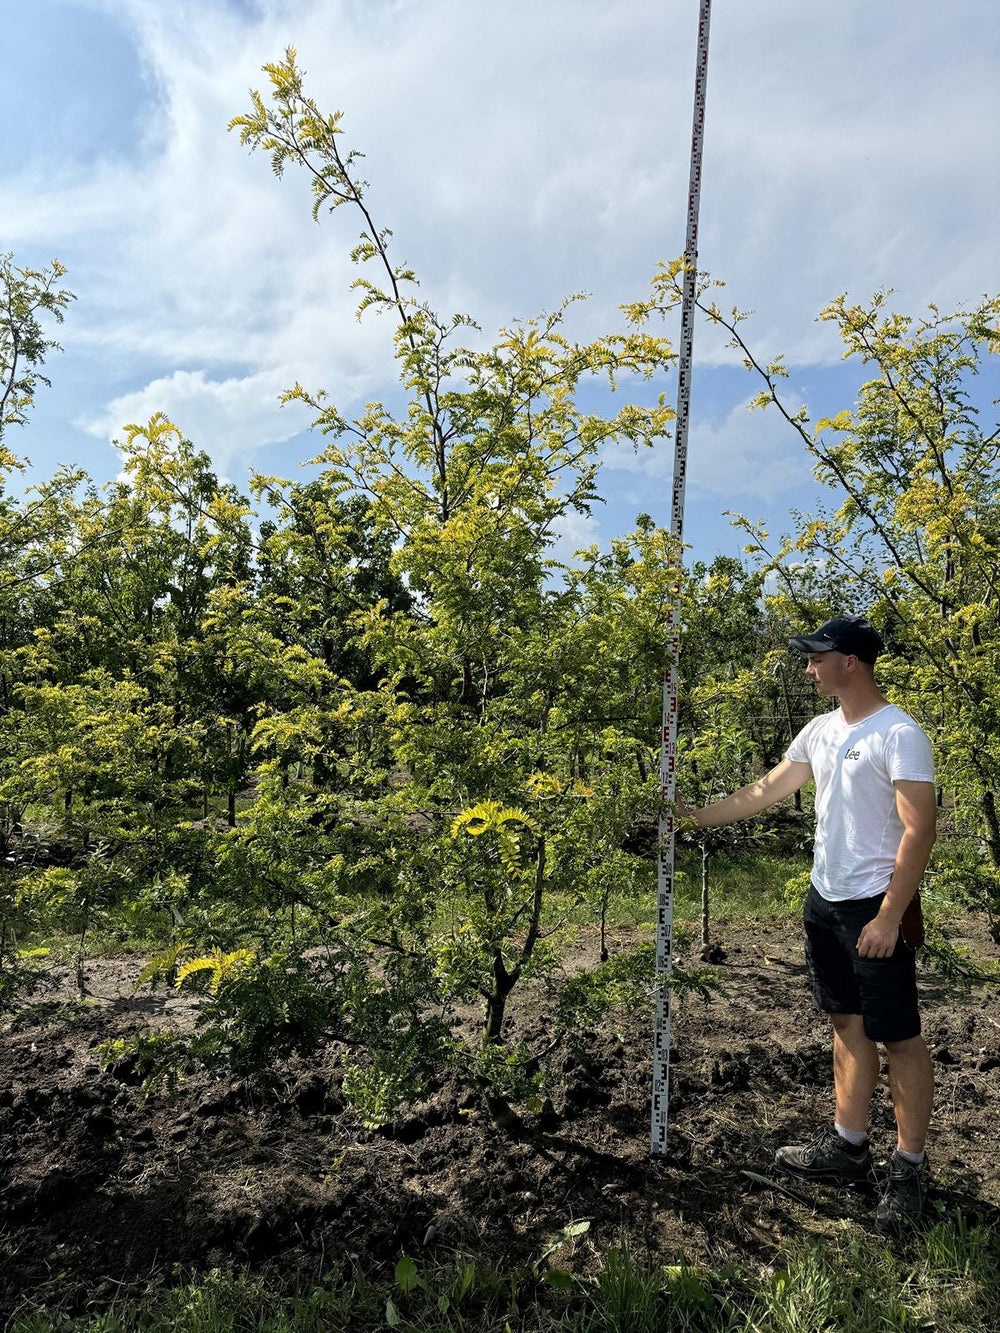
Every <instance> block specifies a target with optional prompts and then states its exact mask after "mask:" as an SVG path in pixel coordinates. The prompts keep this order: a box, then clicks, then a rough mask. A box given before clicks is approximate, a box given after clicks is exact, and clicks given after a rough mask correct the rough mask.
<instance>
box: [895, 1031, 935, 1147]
mask: <svg viewBox="0 0 1000 1333" xmlns="http://www.w3.org/2000/svg"><path fill="white" fill-rule="evenodd" d="M885 1049H886V1054H887V1055H888V1057H889V1091H890V1093H891V1094H892V1109H893V1110H894V1111H895V1113H896V1130H897V1133H898V1136H899V1149H900V1151H901V1152H906V1153H914V1154H919V1153H922V1152H923V1150H924V1139H925V1138H926V1136H927V1126H928V1125H929V1124H930V1121H931V1107H932V1105H933V1102H934V1066H933V1065H932V1064H931V1056H930V1051H928V1049H927V1043H926V1042H925V1041H924V1039H923V1037H911V1038H910V1039H909V1040H908V1041H887V1042H886V1043H885Z"/></svg>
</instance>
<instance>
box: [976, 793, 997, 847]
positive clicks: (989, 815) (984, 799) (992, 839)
mask: <svg viewBox="0 0 1000 1333" xmlns="http://www.w3.org/2000/svg"><path fill="white" fill-rule="evenodd" d="M979 809H980V811H981V812H982V816H983V822H984V823H985V825H986V847H987V850H988V851H989V854H990V864H991V865H993V866H1000V819H998V818H997V800H996V794H995V793H994V792H992V791H989V790H987V791H984V792H983V794H982V796H980V798H979Z"/></svg>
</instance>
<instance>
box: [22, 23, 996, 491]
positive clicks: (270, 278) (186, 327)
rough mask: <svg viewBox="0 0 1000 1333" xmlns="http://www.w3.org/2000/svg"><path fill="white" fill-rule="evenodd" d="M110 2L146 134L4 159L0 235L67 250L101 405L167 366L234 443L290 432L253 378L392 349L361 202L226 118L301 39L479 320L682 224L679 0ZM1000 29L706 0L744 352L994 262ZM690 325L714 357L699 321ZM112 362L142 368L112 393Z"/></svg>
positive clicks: (400, 226)
mask: <svg viewBox="0 0 1000 1333" xmlns="http://www.w3.org/2000/svg"><path fill="white" fill-rule="evenodd" d="M102 3H103V7H104V9H105V10H106V12H108V13H110V14H112V15H114V16H116V17H117V18H119V19H121V20H122V21H125V22H128V23H129V24H130V25H131V27H132V29H133V30H134V34H135V39H136V41H137V43H138V46H139V49H140V51H141V55H142V59H143V61H144V64H145V66H146V69H147V71H148V74H149V78H150V86H151V88H152V89H153V90H154V91H155V96H154V97H152V98H151V100H150V104H149V106H148V108H147V109H146V112H145V117H144V118H143V119H141V120H140V123H139V124H138V125H137V126H136V128H135V130H134V133H135V134H136V136H137V138H138V140H139V143H140V147H141V149H142V151H141V153H139V154H131V155H129V156H128V157H127V158H125V159H123V158H122V157H121V156H120V155H119V156H115V155H113V154H112V153H111V152H109V155H108V157H107V159H106V160H105V161H104V162H103V163H101V164H99V165H98V166H97V167H96V169H95V168H94V167H93V166H92V164H88V167H87V172H88V174H87V175H86V176H83V175H82V174H81V168H79V167H77V166H75V165H74V164H73V162H72V161H71V160H70V161H68V162H67V163H66V166H65V170H64V172H63V173H62V174H61V175H60V174H57V175H55V176H52V175H51V174H50V175H47V176H45V177H41V176H39V175H37V174H33V173H32V171H31V169H30V166H29V167H28V168H26V170H25V173H24V174H23V175H22V176H21V177H20V178H18V179H12V180H8V181H7V182H6V183H5V184H3V185H2V186H0V216H2V217H3V219H4V223H5V241H4V244H5V245H9V246H14V247H15V249H17V248H18V247H20V246H21V245H22V244H24V245H27V244H29V243H30V245H31V246H33V247H36V248H37V247H44V248H45V249H47V250H48V251H50V252H52V253H57V254H59V255H60V257H61V258H63V259H64V260H66V261H67V262H69V263H70V266H71V274H70V281H71V285H72V286H73V287H74V288H75V290H76V291H77V293H78V295H79V296H80V298H81V299H80V301H79V302H78V304H77V305H76V306H75V307H74V310H73V316H72V329H71V332H70V330H69V329H67V331H66V335H65V341H66V343H67V346H68V347H70V348H71V349H72V348H74V347H75V348H77V349H79V350H80V352H81V353H82V354H85V355H87V356H88V357H90V358H91V361H92V363H93V364H94V365H104V366H108V367H113V369H114V383H115V387H114V388H108V389H107V390H106V391H104V396H103V402H102V406H101V408H100V409H99V410H91V411H88V413H87V416H88V420H90V421H91V422H92V423H93V422H94V421H97V420H100V421H101V422H104V423H106V422H108V421H114V419H115V417H116V416H121V415H122V412H123V410H124V409H123V403H124V404H128V403H130V401H131V400H132V399H135V400H136V406H137V407H138V406H139V405H140V404H143V405H145V404H149V403H152V402H154V400H155V399H156V397H157V394H160V393H165V394H167V395H168V396H172V397H173V399H174V400H176V402H177V403H178V407H177V409H176V410H177V412H178V415H179V416H181V417H183V416H184V412H185V409H186V410H187V412H188V419H187V420H185V421H184V422H183V423H182V424H184V426H185V429H186V430H187V431H188V433H190V434H191V435H192V437H193V438H195V439H197V440H198V441H199V442H202V441H203V442H204V443H205V444H206V446H208V447H211V448H212V450H213V451H216V452H217V451H220V450H221V451H222V452H226V453H228V452H229V451H230V450H237V449H239V450H242V451H243V452H244V453H247V452H248V451H250V450H252V448H253V447H254V442H255V441H256V442H258V443H259V442H261V441H263V440H264V439H265V437H266V438H267V439H273V438H283V436H282V435H280V434H279V435H277V436H275V435H270V434H269V432H271V431H275V430H284V429H286V428H285V427H284V426H280V427H279V425H278V423H279V422H284V421H285V419H286V418H285V417H284V416H283V415H281V414H278V413H277V409H275V408H274V407H273V404H269V405H268V406H266V407H265V406H264V395H265V394H266V393H271V392H272V391H273V392H274V393H276V392H277V391H278V390H279V389H280V388H282V387H285V386H287V385H288V384H289V383H290V382H291V381H293V380H294V379H296V378H299V379H302V380H303V381H304V382H306V383H308V384H309V385H310V386H316V387H318V386H319V385H323V386H325V387H327V388H328V389H329V390H330V391H331V393H332V395H333V397H334V399H335V400H336V401H338V402H341V403H343V404H344V405H345V406H349V405H350V403H351V401H356V400H358V399H360V398H363V397H366V396H380V395H381V394H383V393H384V392H385V389H384V388H383V387H380V386H384V385H385V384H387V383H390V382H391V381H392V379H393V377H394V371H393V366H392V363H391V353H390V349H389V343H390V338H391V328H390V326H389V325H388V323H387V321H384V320H374V319H369V320H367V321H365V322H364V323H362V324H361V325H359V324H358V323H357V322H356V321H355V319H354V318H353V306H354V297H353V296H352V295H351V294H350V293H349V292H348V290H347V289H348V286H349V283H350V281H351V279H352V278H353V277H354V276H355V275H354V271H353V269H352V268H351V266H350V264H349V262H348V260H347V258H346V255H347V251H348V250H349V248H350V245H351V244H352V243H353V241H354V239H355V238H356V235H357V232H358V231H359V230H360V222H359V219H358V218H357V217H351V216H349V214H348V212H347V210H341V211H340V212H338V213H337V214H335V215H334V216H333V217H324V218H323V220H322V223H321V226H320V227H316V226H315V225H314V224H313V223H312V221H311V219H310V217H309V196H308V188H307V182H306V180H305V179H304V177H303V175H302V173H301V172H296V171H294V170H292V169H289V172H288V175H287V178H286V179H285V180H284V181H281V182H278V181H275V180H274V179H273V177H272V176H271V173H270V171H269V169H268V163H267V160H266V158H265V157H263V156H260V155H257V156H255V157H252V158H249V157H248V156H247V154H246V153H245V152H244V151H242V150H241V149H240V147H239V144H238V142H237V140H236V136H235V135H227V134H226V132H225V125H226V123H227V121H228V120H229V118H230V117H231V116H232V115H234V114H236V113H238V112H240V111H243V110H244V109H246V107H247V105H248V96H247V89H248V88H249V87H250V86H253V87H257V88H260V89H262V90H264V89H265V88H266V79H265V76H264V75H263V74H261V72H260V66H261V64H262V63H263V62H264V61H266V60H275V59H277V58H278V57H279V56H280V54H281V52H282V50H283V48H284V47H285V45H286V44H287V43H288V42H289V41H294V42H295V43H296V44H297V45H298V47H299V50H300V53H301V62H302V64H303V65H304V66H305V67H306V69H307V71H308V78H307V87H308V90H309V91H310V92H311V93H312V94H313V95H314V96H315V98H316V100H317V101H318V102H319V104H320V105H321V107H323V108H324V109H333V108H335V107H339V108H342V109H343V110H344V112H345V131H346V137H345V141H344V142H345V143H348V144H356V145H357V146H359V147H360V148H362V149H363V150H364V151H365V153H366V154H367V158H366V161H365V163H364V170H365V172H366V174H367V175H368V176H370V178H371V180H372V182H373V185H372V188H371V191H370V200H371V204H372V207H373V210H374V212H375V214H376V217H377V218H378V220H379V221H380V223H385V224H388V225H389V226H391V227H392V228H393V230H394V232H395V235H394V238H393V246H394V253H395V254H396V255H397V257H398V258H399V259H404V258H405V259H409V260H412V261H413V262H414V264H415V265H416V267H417V268H418V270H419V271H420V273H421V275H422V276H423V279H424V282H425V286H424V288H423V294H424V295H425V296H426V297H427V298H428V299H429V300H430V301H431V303H432V304H433V305H435V306H437V307H439V308H441V309H442V310H443V311H445V312H447V311H450V310H451V309H453V308H457V309H463V310H469V311H470V312H471V313H473V314H474V315H476V316H477V317H478V318H479V319H480V320H481V321H482V322H483V324H484V326H485V327H486V330H487V331H489V330H491V329H492V327H494V326H495V325H496V324H497V323H501V322H506V321H508V320H509V319H510V318H512V317H516V316H519V315H525V314H532V313H535V312H537V311H538V310H540V309H551V308H552V307H553V306H555V305H556V303H557V302H558V301H559V300H560V299H561V298H562V297H563V296H564V295H566V294H568V293H570V292H573V291H576V290H580V289H587V290H590V291H592V292H593V293H594V297H593V300H592V301H591V302H590V303H589V304H588V305H586V306H582V307H576V308H575V309H574V314H573V320H574V323H575V326H576V327H578V328H579V329H580V331H581V332H594V331H596V330H598V329H603V328H605V327H607V326H608V325H609V321H613V320H615V319H616V318H617V314H616V307H617V303H618V302H619V301H622V300H627V299H633V298H635V297H636V296H641V295H643V294H644V293H645V291H646V284H647V281H648V278H649V276H650V275H651V273H652V271H653V269H654V266H655V264H656V262H657V261H658V260H662V259H666V258H670V257H672V256H673V255H675V254H676V253H678V252H679V251H680V249H681V248H682V244H683V230H684V212H685V198H686V182H687V168H688V148H689V133H690V117H691V83H692V74H693V58H694V42H695V29H696V21H697V3H696V0H687V3H676V4H673V5H653V4H651V3H649V0H620V3H618V4H616V5H608V4H606V3H605V0H546V3H545V4H544V5H538V4H534V3H529V2H528V0H493V3H491V4H489V5H471V4H468V3H467V2H466V0H369V2H368V3H364V4H361V3H358V2H357V0H258V3H256V4H255V5H254V6H252V7H251V6H247V5H243V4H240V5H233V4H226V3H224V0H201V2H200V3H194V2H193V0H174V3H171V4H170V5H165V4H163V3H162V0H102ZM996 34H997V28H996V25H995V24H994V23H993V5H992V2H991V0H954V3H952V4H951V5H949V6H948V7H947V8H946V9H945V10H942V9H941V7H940V6H939V5H937V4H936V3H932V0H907V3H906V4H903V3H901V0H896V3H885V4H882V5H874V6H873V5H872V4H871V3H870V0H841V2H840V3H839V4H836V5H827V6H821V5H811V4H809V5H807V4H802V3H801V0H762V2H761V3H759V4H757V5H754V6H740V5H733V6H726V7H724V8H721V9H718V10H717V12H716V14H715V15H714V17H713V31H712V52H711V58H710V73H709V93H708V113H707V143H706V157H705V170H704V191H703V199H702V234H701V262H702V264H703V265H704V266H706V267H708V268H709V269H711V270H712V271H713V273H715V274H716V275H717V276H719V277H723V278H725V279H726V280H727V282H728V288H727V291H726V293H724V295H725V296H726V298H727V299H731V301H732V302H733V303H736V304H738V305H740V306H741V307H756V309H757V311H758V316H757V318H756V320H755V321H754V322H753V324H752V325H750V326H748V332H749V336H750V337H751V338H752V340H753V342H754V345H755V346H756V347H758V348H760V349H761V351H762V353H763V354H764V355H770V354H771V353H773V352H774V351H777V350H784V351H785V352H786V353H787V354H788V356H789V360H790V362H791V363H792V364H795V363H796V362H798V363H800V364H801V363H804V362H822V363H829V362H833V361H835V360H836V359H837V358H838V357H839V347H838V346H837V345H836V342H835V338H834V335H833V331H832V330H831V329H829V328H828V327H827V326H822V325H817V324H816V323H815V315H816V313H817V312H818V310H819V308H820V307H821V306H822V305H823V304H825V302H826V301H828V300H829V299H831V298H832V297H833V296H835V295H837V294H838V293H839V292H840V291H842V290H845V289H847V290H850V291H851V292H852V294H854V295H857V296H858V297H861V298H863V297H864V296H865V295H867V294H868V293H870V291H872V290H873V289H874V288H876V287H880V286H883V285H887V284H888V285H892V286H894V287H895V288H896V290H897V293H898V298H897V299H898V302H899V304H901V305H902V306H903V307H904V308H910V309H914V308H917V307H919V306H921V305H922V304H923V303H924V302H925V301H926V300H928V299H936V300H938V301H940V302H941V303H942V304H943V305H944V306H948V305H950V304H952V303H956V302H959V301H962V300H966V299H973V298H975V297H976V296H977V295H978V294H979V293H980V292H981V290H982V289H983V288H984V287H986V286H988V285H989V284H990V283H991V282H995V281H996V274H997V273H998V272H1000V263H998V258H1000V248H998V240H997V231H996V228H994V227H993V226H992V225H990V223H989V220H990V219H992V218H994V217H995V216H996V215H997V212H998V204H1000V178H998V174H997V172H996V171H995V170H994V169H992V167H991V164H993V163H995V146H994V142H993V136H994V133H995V127H996V125H997V123H1000V81H998V80H997V79H996V78H995V69H996V62H997V35H996ZM52 96H53V97H54V98H56V99H57V98H58V96H59V90H58V89H54V90H52ZM696 350H697V355H698V357H699V358H700V359H701V360H702V362H704V363H712V362H723V361H728V360H731V359H732V358H731V353H729V352H727V351H725V349H724V348H723V346H722V341H721V339H720V338H719V337H718V336H717V335H715V334H713V333H712V332H711V331H710V330H705V329H700V330H699V333H698V337H697V343H696ZM199 375H201V379H200V380H199V379H198V376H199ZM129 379H131V380H132V382H133V383H135V382H140V381H141V382H142V383H143V384H145V388H140V389H137V390H135V392H134V393H132V394H125V395H124V396H123V395H122V394H121V392H120V385H121V383H122V382H124V381H128V380H129ZM96 391H97V392H101V389H100V386H99V385H98V386H97V388H96ZM244 392H245V393H246V395H247V399H248V401H247V403H243V402H242V401H241V400H240V395H241V394H242V393H244ZM156 406H158V407H162V406H164V403H162V402H157V403H156ZM171 410H174V409H171ZM102 429H103V426H102ZM698 431H700V436H699V437H698V439H697V440H696V441H693V442H692V460H693V462H692V468H693V472H692V484H693V485H697V486H699V487H701V488H703V489H704V490H706V491H709V492H713V493H714V490H713V488H714V486H715V484H716V475H717V474H716V472H715V471H714V470H709V471H706V470H704V469H703V467H702V464H700V463H697V462H696V461H695V460H696V458H705V459H709V460H711V467H712V469H724V470H726V472H727V473H732V472H734V471H735V472H736V473H737V474H738V475H740V476H742V477H743V478H744V480H745V482H746V484H747V486H748V488H749V489H748V490H747V492H746V493H748V494H759V495H761V496H775V495H780V494H781V493H782V490H783V487H784V486H785V480H784V468H785V461H784V460H785V458H786V453H785V449H786V445H785V443H780V444H779V443H777V442H776V441H777V440H778V439H779V438H780V439H781V440H782V441H784V440H785V436H784V435H783V433H782V432H781V430H780V429H779V427H778V425H777V423H774V424H773V426H772V421H771V418H769V417H762V418H758V419H753V418H750V419H745V418H744V417H743V415H742V413H740V412H734V413H732V414H730V416H728V417H726V418H725V419H724V420H720V421H719V422H718V423H717V424H714V425H710V424H702V425H701V426H700V427H698ZM772 432H773V440H774V441H775V442H772ZM240 440H242V441H244V443H243V444H242V445H239V446H237V443H236V442H237V441H240ZM695 444H697V445H698V450H697V453H696V450H695V448H694V445H695ZM730 450H731V451H733V452H732V453H729V452H727V451H730ZM233 456H234V457H235V456H236V455H235V454H234V455H233ZM727 481H728V478H727ZM728 489H729V487H728V484H727V490H728Z"/></svg>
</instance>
